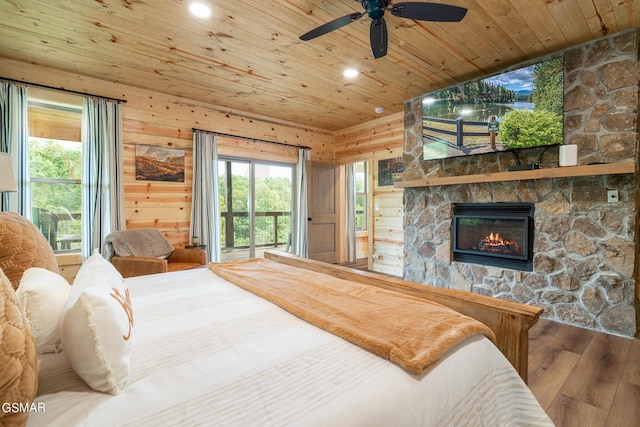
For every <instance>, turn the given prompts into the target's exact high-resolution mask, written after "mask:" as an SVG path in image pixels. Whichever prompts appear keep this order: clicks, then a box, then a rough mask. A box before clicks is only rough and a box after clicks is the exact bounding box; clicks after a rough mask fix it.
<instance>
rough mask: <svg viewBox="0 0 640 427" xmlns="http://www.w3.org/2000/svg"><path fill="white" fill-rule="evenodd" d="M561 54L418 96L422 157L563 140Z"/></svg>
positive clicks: (468, 153) (526, 146)
mask: <svg viewBox="0 0 640 427" xmlns="http://www.w3.org/2000/svg"><path fill="white" fill-rule="evenodd" d="M562 98H563V60H562V57H559V58H554V59H551V60H547V61H543V62H539V63H537V64H534V65H530V66H527V67H523V68H519V69H516V70H512V71H509V72H506V73H502V74H499V75H496V76H493V77H489V78H486V79H482V80H474V81H470V82H466V83H463V84H460V85H457V86H454V87H450V88H448V89H444V90H441V91H438V92H434V93H431V94H429V95H426V96H424V97H423V98H422V126H423V148H424V157H423V158H424V160H434V159H443V158H447V157H456V156H465V155H473V154H484V153H491V152H496V151H505V150H511V149H520V148H531V147H540V146H546V145H556V144H561V143H562Z"/></svg>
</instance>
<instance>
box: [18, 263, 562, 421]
mask: <svg viewBox="0 0 640 427" xmlns="http://www.w3.org/2000/svg"><path fill="white" fill-rule="evenodd" d="M126 284H127V286H128V287H129V290H130V294H131V302H132V305H133V312H134V318H135V325H134V336H133V339H134V342H133V353H132V355H131V368H130V373H129V378H128V382H127V384H126V387H124V389H123V391H122V392H121V393H120V394H117V395H110V394H106V393H101V392H98V391H94V390H92V389H91V388H89V386H87V385H86V384H85V383H84V382H83V380H82V379H80V378H79V377H78V376H77V375H76V374H75V373H74V371H73V370H72V369H71V367H70V366H69V364H68V362H67V359H66V357H65V354H64V352H62V353H57V354H44V355H43V356H42V357H41V362H40V374H39V386H38V393H37V396H36V400H35V402H36V403H38V404H40V403H42V404H44V408H45V410H44V411H39V412H33V413H31V414H30V415H29V420H28V425H29V426H47V427H52V426H73V425H78V426H82V425H85V426H115V425H140V426H151V425H153V426H159V425H167V426H178V425H189V426H192V425H207V426H236V425H237V426H284V425H292V426H305V427H307V426H367V427H371V426H464V425H472V426H509V425H527V426H538V425H541V426H542V425H553V424H552V423H551V421H550V420H549V418H548V417H547V415H546V414H545V412H544V411H543V410H542V408H541V407H540V406H539V405H538V403H537V401H536V399H535V398H534V396H533V395H532V393H531V392H530V390H529V389H528V388H527V387H526V385H525V384H524V382H523V380H522V379H521V378H520V376H519V375H518V373H517V372H516V370H515V369H514V368H513V367H512V366H511V364H510V363H509V362H508V361H507V359H506V358H505V357H504V356H503V354H502V353H501V352H500V351H498V349H497V348H496V347H495V346H494V345H493V344H492V343H491V342H490V341H489V340H488V339H487V338H484V337H481V336H475V337H473V338H471V339H467V340H466V341H464V342H463V343H461V344H459V345H457V346H456V347H455V348H454V349H452V350H451V351H449V352H448V353H447V355H446V356H445V357H444V358H443V359H441V360H440V361H439V362H438V363H437V364H436V365H435V366H433V367H432V368H431V369H430V370H429V371H428V372H427V373H426V374H425V375H422V376H415V375H412V374H409V373H407V372H406V371H405V370H403V369H402V368H401V367H399V366H398V365H395V364H393V363H391V362H389V361H388V360H385V359H383V358H381V357H378V356H376V355H374V354H372V353H369V352H368V351H366V350H363V349H361V348H359V347H357V346H355V345H352V344H350V343H348V342H346V341H344V340H343V339H341V338H338V337H336V336H334V335H332V334H330V333H328V332H325V331H323V330H321V329H319V328H317V327H315V326H313V325H311V324H308V323H306V322H305V321H302V320H300V319H298V318H297V317H295V316H293V315H291V314H289V313H288V312H286V311H284V310H282V309H280V308H279V307H277V306H275V305H274V304H272V303H270V302H268V301H266V300H264V299H262V298H260V297H258V296H255V295H253V294H251V293H249V292H247V291H245V290H242V289H240V288H238V287H237V286H235V285H233V284H231V283H229V282H227V281H226V280H224V279H222V278H220V277H218V276H216V275H215V274H214V273H213V272H212V271H210V270H209V269H206V268H202V269H196V270H189V271H183V272H175V273H163V274H156V275H151V276H143V277H136V278H130V279H126Z"/></svg>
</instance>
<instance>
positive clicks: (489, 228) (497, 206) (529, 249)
mask: <svg viewBox="0 0 640 427" xmlns="http://www.w3.org/2000/svg"><path fill="white" fill-rule="evenodd" d="M453 213H454V216H453V259H454V260H456V261H461V262H471V263H476V264H483V265H492V266H498V267H505V268H512V269H516V270H524V271H531V270H532V269H533V263H532V259H533V213H534V207H533V205H532V204H529V203H490V204H456V205H455V206H454V212H453Z"/></svg>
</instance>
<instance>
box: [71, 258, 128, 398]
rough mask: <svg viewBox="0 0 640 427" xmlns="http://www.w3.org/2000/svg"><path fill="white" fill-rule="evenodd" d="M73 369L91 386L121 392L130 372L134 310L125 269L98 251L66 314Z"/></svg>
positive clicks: (87, 264)
mask: <svg viewBox="0 0 640 427" xmlns="http://www.w3.org/2000/svg"><path fill="white" fill-rule="evenodd" d="M60 337H61V339H62V345H63V348H64V352H65V354H66V356H67V360H69V364H70V365H71V367H72V368H73V370H74V371H75V372H76V373H77V374H78V375H79V376H80V378H82V379H83V380H84V381H85V382H86V383H87V384H88V385H89V386H90V387H91V388H93V389H95V390H98V391H103V392H106V393H110V394H118V393H119V392H120V391H122V389H123V388H124V386H125V385H126V382H127V379H128V376H129V366H130V359H131V350H132V349H133V345H132V338H133V310H132V308H131V299H130V298H129V289H128V288H127V286H126V285H125V283H124V280H123V279H122V276H121V275H120V273H118V272H117V270H115V268H113V266H112V265H111V264H110V263H109V262H108V261H106V260H105V259H104V258H102V256H101V255H100V254H98V253H94V255H92V256H91V257H90V258H89V259H88V260H87V261H85V262H84V263H83V264H82V267H80V271H78V275H77V276H76V279H75V280H74V282H73V289H72V291H71V295H70V296H69V299H68V301H67V303H66V305H65V307H64V309H63V312H62V315H61V316H60Z"/></svg>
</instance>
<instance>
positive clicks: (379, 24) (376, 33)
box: [369, 18, 389, 59]
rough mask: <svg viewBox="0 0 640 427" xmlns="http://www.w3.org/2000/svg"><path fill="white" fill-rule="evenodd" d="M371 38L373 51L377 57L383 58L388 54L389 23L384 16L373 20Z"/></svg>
mask: <svg viewBox="0 0 640 427" xmlns="http://www.w3.org/2000/svg"><path fill="white" fill-rule="evenodd" d="M369 39H370V40H371V53H372V54H373V57H374V58H375V59H378V58H382V57H383V56H385V55H386V54H387V46H388V45H389V37H388V35H387V23H386V22H385V21H384V18H379V19H374V20H372V21H371V29H370V30H369Z"/></svg>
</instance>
